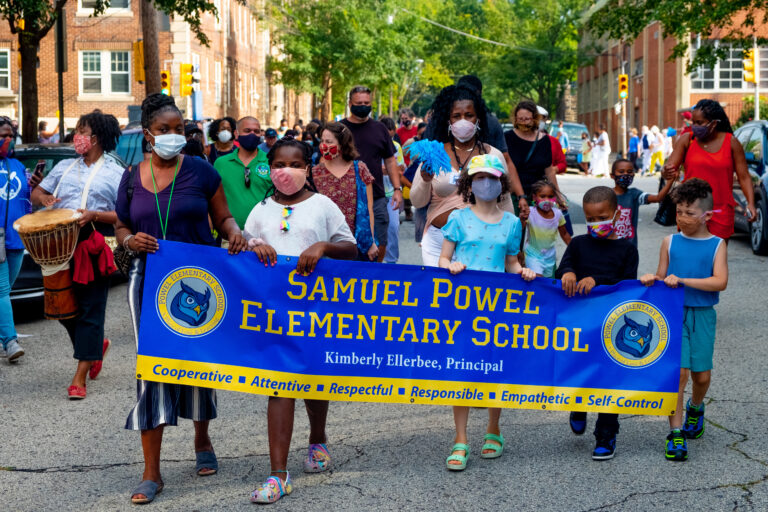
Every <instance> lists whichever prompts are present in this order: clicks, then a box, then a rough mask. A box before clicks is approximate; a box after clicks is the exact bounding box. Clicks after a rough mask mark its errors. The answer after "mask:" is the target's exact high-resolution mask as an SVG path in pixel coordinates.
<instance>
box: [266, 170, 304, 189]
mask: <svg viewBox="0 0 768 512" xmlns="http://www.w3.org/2000/svg"><path fill="white" fill-rule="evenodd" d="M271 176H272V183H274V185H275V188H276V189H277V190H278V191H279V192H280V193H281V194H284V195H286V196H292V195H293V194H295V193H296V192H298V191H299V190H301V189H302V188H303V187H304V183H306V181H307V170H306V169H295V168H293V167H281V168H279V169H272V172H271Z"/></svg>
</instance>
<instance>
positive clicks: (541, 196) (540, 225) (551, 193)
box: [524, 179, 571, 277]
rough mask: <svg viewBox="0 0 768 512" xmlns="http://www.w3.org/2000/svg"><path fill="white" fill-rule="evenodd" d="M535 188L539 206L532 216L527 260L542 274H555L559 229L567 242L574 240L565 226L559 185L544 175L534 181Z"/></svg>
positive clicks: (534, 201) (530, 265) (534, 192)
mask: <svg viewBox="0 0 768 512" xmlns="http://www.w3.org/2000/svg"><path fill="white" fill-rule="evenodd" d="M531 192H532V195H533V204H534V205H535V206H536V207H535V208H532V209H531V214H530V216H529V217H528V225H527V229H526V232H527V237H526V240H525V249H524V250H525V264H526V266H527V267H528V268H530V269H531V270H533V271H534V272H536V275H538V276H544V277H555V267H556V265H557V253H556V251H555V240H556V239H557V233H558V232H559V233H560V237H561V238H562V239H563V242H565V244H566V245H568V244H569V243H570V242H571V235H569V234H568V231H566V229H565V217H563V212H561V211H560V209H559V208H558V207H557V193H556V192H555V187H553V186H552V184H551V183H550V182H549V181H547V180H546V179H544V180H540V181H537V182H536V183H534V184H533V186H531Z"/></svg>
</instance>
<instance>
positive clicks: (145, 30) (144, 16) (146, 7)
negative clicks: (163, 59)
mask: <svg viewBox="0 0 768 512" xmlns="http://www.w3.org/2000/svg"><path fill="white" fill-rule="evenodd" d="M140 5H141V32H142V38H143V40H144V92H145V94H146V95H150V94H152V93H156V92H160V90H161V89H162V87H161V85H160V49H159V46H158V42H157V33H158V28H157V11H156V10H155V8H154V7H153V6H152V3H151V2H150V1H149V0H141V1H140ZM168 71H170V70H168ZM171 94H173V91H171Z"/></svg>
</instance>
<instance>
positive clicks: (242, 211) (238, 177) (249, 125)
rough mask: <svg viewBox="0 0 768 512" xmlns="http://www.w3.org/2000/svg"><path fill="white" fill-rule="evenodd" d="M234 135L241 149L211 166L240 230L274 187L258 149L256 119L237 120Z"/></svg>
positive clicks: (263, 158) (261, 153) (261, 152)
mask: <svg viewBox="0 0 768 512" xmlns="http://www.w3.org/2000/svg"><path fill="white" fill-rule="evenodd" d="M235 133H236V136H237V142H238V144H239V146H240V147H238V148H237V149H235V151H233V152H232V153H229V154H227V155H224V156H220V157H219V158H217V159H216V162H215V164H214V165H213V166H214V168H216V170H217V171H218V172H219V175H220V176H221V184H222V185H223V187H224V195H225V196H226V198H227V204H229V211H231V212H232V215H233V216H234V217H235V221H236V222H237V225H238V226H240V229H243V226H244V224H245V221H246V219H247V218H248V214H249V213H251V210H252V209H253V207H254V206H256V204H257V203H259V202H261V201H263V200H264V198H266V197H267V196H268V195H271V194H272V190H273V188H272V180H271V179H270V177H269V163H268V162H267V154H266V153H265V152H264V151H261V150H260V149H259V144H260V143H261V124H260V123H259V120H258V119H256V118H254V117H250V116H246V117H244V118H242V119H240V120H239V121H238V122H237V130H236V132H235Z"/></svg>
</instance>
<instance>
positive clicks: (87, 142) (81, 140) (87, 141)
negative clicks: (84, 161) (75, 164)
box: [72, 133, 93, 155]
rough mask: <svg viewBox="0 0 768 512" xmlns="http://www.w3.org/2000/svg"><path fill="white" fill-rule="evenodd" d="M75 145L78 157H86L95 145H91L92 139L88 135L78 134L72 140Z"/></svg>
mask: <svg viewBox="0 0 768 512" xmlns="http://www.w3.org/2000/svg"><path fill="white" fill-rule="evenodd" d="M72 142H73V143H74V145H75V151H76V152H77V154H78V155H84V154H86V153H87V152H89V151H90V150H91V148H92V147H93V144H92V143H91V137H90V136H88V135H81V134H79V133H76V134H75V136H74V137H73V139H72Z"/></svg>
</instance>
